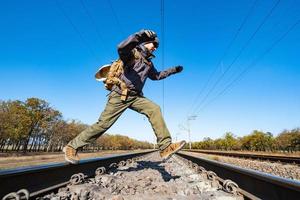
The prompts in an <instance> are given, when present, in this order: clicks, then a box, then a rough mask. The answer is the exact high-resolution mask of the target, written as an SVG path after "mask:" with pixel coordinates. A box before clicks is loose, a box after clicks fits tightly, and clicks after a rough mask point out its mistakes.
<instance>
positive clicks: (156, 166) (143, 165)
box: [118, 161, 180, 182]
mask: <svg viewBox="0 0 300 200" xmlns="http://www.w3.org/2000/svg"><path fill="white" fill-rule="evenodd" d="M137 163H138V165H137V167H129V168H128V169H121V170H120V169H118V171H124V172H125V171H126V172H131V171H140V170H144V169H153V170H157V171H158V172H159V173H160V174H161V176H162V178H163V179H164V181H165V182H169V181H170V180H171V179H174V180H175V179H177V178H180V176H172V175H171V174H169V172H167V171H166V169H165V167H163V166H161V165H160V164H162V163H164V162H162V161H159V162H150V161H138V162H137Z"/></svg>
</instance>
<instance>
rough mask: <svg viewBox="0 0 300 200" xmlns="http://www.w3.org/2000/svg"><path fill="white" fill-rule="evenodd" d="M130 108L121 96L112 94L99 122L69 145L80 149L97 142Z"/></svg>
mask: <svg viewBox="0 0 300 200" xmlns="http://www.w3.org/2000/svg"><path fill="white" fill-rule="evenodd" d="M128 106H129V103H128V102H126V101H121V99H120V95H118V94H117V93H115V92H112V93H111V94H110V97H109V100H108V102H107V104H106V107H105V109H104V111H103V112H102V114H101V116H100V117H99V119H98V122H96V123H95V124H93V125H92V126H90V127H88V128H87V129H85V130H84V131H82V132H81V133H80V134H79V135H78V136H77V137H76V138H74V139H73V140H71V141H70V142H69V143H68V146H71V147H73V148H74V149H78V148H80V147H83V146H85V145H87V144H90V143H91V142H93V141H95V140H96V139H97V138H98V137H100V136H101V135H102V134H103V133H104V132H105V131H106V130H107V129H109V128H110V127H111V126H112V125H113V124H114V123H115V122H116V120H117V119H118V118H119V117H120V116H121V114H122V113H123V112H124V111H125V110H126V108H128Z"/></svg>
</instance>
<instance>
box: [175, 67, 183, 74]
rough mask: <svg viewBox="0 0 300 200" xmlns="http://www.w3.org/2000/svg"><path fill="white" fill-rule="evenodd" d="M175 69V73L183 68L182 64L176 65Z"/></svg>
mask: <svg viewBox="0 0 300 200" xmlns="http://www.w3.org/2000/svg"><path fill="white" fill-rule="evenodd" d="M175 70H176V73H179V72H181V71H182V70H183V67H182V66H176V67H175Z"/></svg>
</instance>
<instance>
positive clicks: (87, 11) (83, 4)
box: [80, 0, 105, 45]
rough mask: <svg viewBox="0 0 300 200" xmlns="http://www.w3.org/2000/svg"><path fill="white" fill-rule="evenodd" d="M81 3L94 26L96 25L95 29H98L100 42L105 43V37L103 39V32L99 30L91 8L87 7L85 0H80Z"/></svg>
mask: <svg viewBox="0 0 300 200" xmlns="http://www.w3.org/2000/svg"><path fill="white" fill-rule="evenodd" d="M80 4H81V6H82V8H83V10H84V12H85V13H86V15H87V16H88V18H89V19H90V21H91V22H92V24H93V26H94V29H95V31H96V34H97V37H98V39H99V41H100V43H101V44H102V45H105V42H104V39H103V37H102V34H101V32H100V31H99V29H98V26H97V24H96V22H95V20H94V18H93V17H92V15H91V13H90V12H89V9H88V8H87V7H86V5H85V3H84V1H83V0H80Z"/></svg>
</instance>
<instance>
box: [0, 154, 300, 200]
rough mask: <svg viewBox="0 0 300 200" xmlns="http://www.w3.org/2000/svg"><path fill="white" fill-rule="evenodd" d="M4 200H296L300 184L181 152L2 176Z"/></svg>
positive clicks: (128, 156) (121, 157)
mask: <svg viewBox="0 0 300 200" xmlns="http://www.w3.org/2000/svg"><path fill="white" fill-rule="evenodd" d="M0 184H1V187H0V188H1V189H0V197H1V198H2V199H3V200H4V199H5V200H7V199H51V200H56V199H118V200H126V199H130V200H135V199H225V198H226V199H228V200H229V199H238V200H240V199H272V200H276V199H297V198H299V196H300V183H299V182H296V181H291V180H288V179H283V178H279V177H275V176H271V175H267V174H264V173H259V172H257V171H253V170H245V169H241V168H238V167H234V166H232V165H228V164H223V163H219V162H216V161H211V160H207V159H203V158H199V157H197V156H195V155H191V154H190V153H188V152H184V151H181V152H180V153H178V154H177V155H175V156H173V157H172V158H171V159H170V160H169V161H168V162H161V160H160V158H159V156H158V154H157V152H153V151H148V152H143V153H134V154H125V155H119V156H113V157H105V158H99V159H90V160H84V161H81V162H80V164H79V165H68V164H65V163H58V164H52V165H45V166H40V167H34V168H27V169H25V170H24V169H23V170H9V171H2V172H0Z"/></svg>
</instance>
